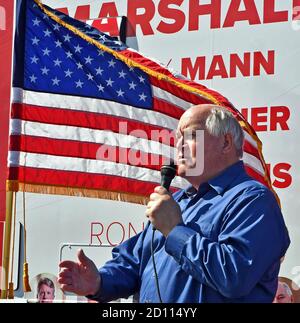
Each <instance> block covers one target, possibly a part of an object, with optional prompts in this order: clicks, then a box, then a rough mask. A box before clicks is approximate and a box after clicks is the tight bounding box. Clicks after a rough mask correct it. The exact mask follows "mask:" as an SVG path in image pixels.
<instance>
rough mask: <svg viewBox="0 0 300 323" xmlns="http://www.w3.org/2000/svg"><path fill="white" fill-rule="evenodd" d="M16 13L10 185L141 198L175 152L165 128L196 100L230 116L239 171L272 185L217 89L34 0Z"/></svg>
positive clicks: (250, 138)
mask: <svg viewBox="0 0 300 323" xmlns="http://www.w3.org/2000/svg"><path fill="white" fill-rule="evenodd" d="M18 10H19V14H18V17H19V20H18V24H17V29H16V40H15V67H14V89H13V93H14V95H13V103H12V109H11V127H10V129H11V130H10V148H9V149H10V151H9V160H8V167H9V174H8V187H7V188H8V190H13V191H18V190H25V191H30V192H36V193H49V194H66V195H78V196H89V197H101V198H109V199H121V200H125V201H131V202H144V201H145V198H147V197H148V196H149V194H150V193H151V192H152V191H153V188H154V187H155V186H156V185H157V183H159V182H160V172H159V169H160V164H161V161H162V158H163V157H164V156H170V154H172V153H173V152H174V141H173V140H169V136H168V134H170V133H171V132H172V131H173V130H174V129H176V126H177V123H178V119H179V118H180V116H181V115H182V113H183V112H184V111H185V110H186V109H188V108H189V107H190V106H192V105H194V104H201V103H214V104H217V105H222V106H225V107H226V108H227V109H229V110H230V111H231V112H233V114H234V115H235V116H236V118H238V120H239V121H240V123H241V125H242V126H243V129H244V132H245V136H246V140H245V146H244V162H245V164H246V168H247V170H248V172H249V174H250V175H251V176H253V177H254V178H256V179H257V180H259V181H261V182H263V183H264V184H265V185H267V186H268V187H270V188H271V184H270V179H269V174H268V170H267V167H266V164H265V162H264V160H263V156H262V151H261V143H260V141H259V139H258V138H257V136H256V134H255V132H254V130H253V129H252V128H251V126H250V125H249V124H248V123H247V121H246V120H244V118H243V116H242V115H241V114H240V113H239V112H238V111H237V110H236V109H235V108H234V107H233V106H232V104H231V103H230V102H229V101H228V100H227V99H226V98H224V97H223V96H222V95H220V94H219V93H217V92H215V91H212V90H209V89H207V88H206V87H204V86H202V85H199V84H197V83H195V82H191V81H189V80H187V79H185V78H184V77H182V76H180V75H175V74H174V73H173V72H171V71H169V70H168V69H167V68H166V67H164V66H163V65H161V64H159V63H157V62H155V61H153V60H151V59H149V58H147V57H145V56H143V55H141V54H140V53H138V52H136V51H134V50H132V49H130V48H128V47H127V46H125V45H124V44H123V43H120V42H119V41H118V40H116V39H115V38H112V37H109V36H107V35H105V34H104V33H101V32H100V31H99V30H97V29H95V28H93V27H91V26H89V25H87V24H85V23H83V22H80V21H77V20H75V19H72V18H70V17H68V16H67V15H65V14H63V13H60V12H58V11H56V10H53V9H51V8H49V7H47V6H44V5H42V4H41V3H40V2H39V1H37V0H36V1H34V0H27V1H24V0H23V1H21V2H20V3H19V6H18ZM125 125H126V129H125V128H124V127H125ZM153 130H156V131H162V132H165V135H163V136H160V137H158V138H153V137H150V134H151V133H152V132H153ZM171 138H172V136H171ZM99 151H100V152H103V151H106V153H104V154H101V153H100V154H99ZM110 153H112V155H110ZM112 156H113V157H112ZM137 160H138V162H136V161H137ZM153 160H156V161H157V160H159V162H158V163H153V162H151V161H153ZM172 184H173V186H174V187H175V188H176V187H183V186H184V185H185V184H186V183H185V181H184V180H183V179H181V178H178V177H176V178H175V180H174V181H173V183H172Z"/></svg>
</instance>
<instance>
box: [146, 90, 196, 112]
mask: <svg viewBox="0 0 300 323" xmlns="http://www.w3.org/2000/svg"><path fill="white" fill-rule="evenodd" d="M152 91H153V95H154V96H155V97H156V98H158V99H161V100H163V101H167V102H170V103H171V104H173V105H176V106H177V107H178V108H180V109H182V110H187V109H188V108H190V107H191V106H192V105H193V104H192V103H191V102H188V101H185V100H183V99H181V98H179V97H178V96H176V95H174V94H172V93H169V92H167V91H164V90H162V89H160V88H159V87H156V86H152Z"/></svg>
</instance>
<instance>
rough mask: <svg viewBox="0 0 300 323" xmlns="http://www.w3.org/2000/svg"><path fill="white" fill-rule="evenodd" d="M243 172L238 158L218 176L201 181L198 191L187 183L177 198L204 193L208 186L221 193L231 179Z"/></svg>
mask: <svg viewBox="0 0 300 323" xmlns="http://www.w3.org/2000/svg"><path fill="white" fill-rule="evenodd" d="M244 172H245V169H244V163H243V161H241V160H240V161H238V162H236V163H235V164H233V165H231V166H229V167H228V168H226V169H225V170H224V171H223V172H222V173H221V174H219V175H218V176H216V177H214V178H213V179H211V180H209V181H208V183H203V184H202V185H200V187H199V190H198V191H197V190H196V189H195V188H194V186H193V185H189V186H188V187H187V188H186V189H184V190H183V191H182V192H181V194H180V195H179V196H178V199H179V201H180V200H181V199H182V198H184V197H188V198H193V197H194V196H195V195H196V194H197V195H204V194H205V193H206V192H208V191H209V189H210V188H212V189H214V190H215V191H216V192H217V193H218V194H219V195H222V194H223V193H224V191H225V190H226V188H228V186H229V185H230V184H231V183H232V182H233V180H234V179H235V178H236V177H237V176H239V175H240V174H241V173H244Z"/></svg>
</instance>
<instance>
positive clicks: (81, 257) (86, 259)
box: [77, 249, 91, 265]
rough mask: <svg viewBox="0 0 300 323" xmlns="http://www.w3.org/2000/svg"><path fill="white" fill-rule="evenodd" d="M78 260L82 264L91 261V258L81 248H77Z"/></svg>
mask: <svg viewBox="0 0 300 323" xmlns="http://www.w3.org/2000/svg"><path fill="white" fill-rule="evenodd" d="M77 257H78V260H79V261H80V262H81V263H82V264H83V265H87V264H89V263H90V262H91V259H90V258H89V257H87V256H86V255H85V253H84V252H83V250H82V249H79V250H78V252H77Z"/></svg>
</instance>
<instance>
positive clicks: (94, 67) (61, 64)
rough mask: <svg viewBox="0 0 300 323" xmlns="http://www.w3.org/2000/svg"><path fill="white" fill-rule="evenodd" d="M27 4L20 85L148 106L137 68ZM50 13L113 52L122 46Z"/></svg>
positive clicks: (147, 91) (147, 87)
mask: <svg viewBox="0 0 300 323" xmlns="http://www.w3.org/2000/svg"><path fill="white" fill-rule="evenodd" d="M31 2H32V3H31V5H30V6H28V9H27V26H26V40H25V46H26V47H25V71H24V74H25V75H24V86H25V88H27V89H29V90H36V91H42V92H51V93H61V94H68V95H76V96H85V97H94V98H100V99H105V100H111V101H115V102H120V103H124V104H127V105H132V106H136V107H141V108H148V109H149V108H151V106H152V95H151V86H150V83H149V79H148V76H147V75H146V74H145V73H144V72H143V71H141V70H140V69H137V68H129V67H128V66H127V65H126V64H125V63H123V62H121V61H120V60H117V59H116V58H115V57H114V56H113V55H111V54H109V53H107V52H103V51H101V50H99V49H98V48H97V47H96V46H94V45H92V44H90V43H88V42H87V41H85V40H84V39H82V38H81V37H79V36H77V35H75V34H74V33H73V32H71V31H70V30H68V29H66V28H65V27H63V26H61V25H60V24H58V23H56V22H55V21H53V20H52V19H51V18H50V17H48V16H47V15H45V14H44V13H43V12H42V11H41V10H40V8H39V7H38V6H37V5H36V4H35V3H34V2H33V1H31ZM47 9H48V8H47ZM51 11H53V10H51ZM53 12H54V13H56V14H58V15H59V16H60V18H61V19H62V20H64V21H66V22H68V23H71V24H72V25H73V26H74V25H76V26H75V27H77V28H79V29H80V30H81V31H83V32H84V33H86V34H88V35H89V36H91V37H92V38H94V39H97V40H98V41H99V42H101V43H102V44H104V45H106V46H109V47H110V48H112V49H114V50H123V49H125V48H126V47H125V46H124V45H123V44H121V43H119V42H118V41H116V40H115V39H114V38H112V37H109V36H107V35H105V34H103V33H101V32H99V31H98V30H96V29H95V28H92V27H90V26H88V25H86V24H84V23H82V22H80V21H77V20H74V19H72V18H70V17H68V16H66V15H64V14H62V13H58V12H56V11H53Z"/></svg>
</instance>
